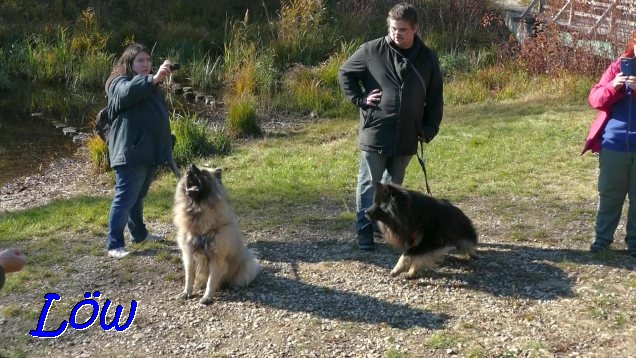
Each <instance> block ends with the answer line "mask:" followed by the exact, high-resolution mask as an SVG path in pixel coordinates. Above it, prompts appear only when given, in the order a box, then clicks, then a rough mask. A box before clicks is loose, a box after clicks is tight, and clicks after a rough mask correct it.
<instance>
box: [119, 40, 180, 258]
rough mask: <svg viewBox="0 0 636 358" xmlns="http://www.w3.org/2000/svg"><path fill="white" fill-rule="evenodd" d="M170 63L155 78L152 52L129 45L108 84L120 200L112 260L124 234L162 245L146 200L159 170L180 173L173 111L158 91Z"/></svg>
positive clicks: (122, 251) (126, 253)
mask: <svg viewBox="0 0 636 358" xmlns="http://www.w3.org/2000/svg"><path fill="white" fill-rule="evenodd" d="M171 64H172V63H171V62H170V61H168V60H166V61H164V62H163V64H161V66H160V67H159V69H158V70H157V73H154V74H153V73H152V63H151V57H150V51H149V50H148V48H146V47H145V46H144V45H141V44H138V43H135V44H132V45H129V46H128V47H127V48H126V49H125V50H124V52H123V54H122V55H121V57H120V58H119V60H118V61H117V63H116V65H115V66H114V67H113V71H112V73H111V75H110V77H109V78H108V80H107V81H106V90H107V93H108V111H109V116H110V118H113V122H112V124H111V129H110V132H109V134H108V152H109V159H110V165H111V167H112V168H113V169H114V170H115V196H114V198H113V202H112V204H111V207H110V214H109V218H108V244H107V250H108V255H109V256H110V257H114V258H118V259H119V258H122V257H124V256H126V255H128V252H127V251H126V250H125V249H124V229H125V227H126V226H128V230H129V231H130V234H131V236H132V242H135V243H138V242H142V241H144V240H153V241H158V240H162V239H163V238H162V237H160V236H156V235H152V234H150V233H149V232H148V230H147V229H146V225H145V224H144V218H143V208H144V198H145V197H146V194H147V193H148V188H149V187H150V183H151V182H152V180H153V178H154V176H155V173H156V171H157V168H158V166H160V165H169V166H171V167H173V168H174V162H173V159H172V158H173V157H172V135H171V131H170V121H169V116H168V107H167V105H166V102H165V99H164V96H163V92H162V90H161V88H160V87H159V86H158V84H159V83H161V82H162V81H163V80H164V79H165V78H166V77H167V76H169V75H170V74H171V70H170V66H171Z"/></svg>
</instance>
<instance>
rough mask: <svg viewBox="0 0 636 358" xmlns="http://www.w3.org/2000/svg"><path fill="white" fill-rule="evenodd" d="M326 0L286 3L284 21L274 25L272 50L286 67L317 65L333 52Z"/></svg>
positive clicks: (301, 0) (281, 20)
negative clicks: (299, 64) (290, 65)
mask: <svg viewBox="0 0 636 358" xmlns="http://www.w3.org/2000/svg"><path fill="white" fill-rule="evenodd" d="M327 16H328V14H327V4H326V2H325V1H324V0H288V1H285V2H282V5H281V9H280V17H279V18H278V21H277V22H275V23H270V25H271V26H272V28H273V29H274V30H273V31H274V32H275V33H276V36H275V37H274V39H273V41H272V43H271V44H270V47H272V48H273V49H274V51H275V52H276V57H277V58H279V59H281V61H282V63H287V64H292V63H303V64H307V65H314V64H317V63H318V62H320V61H323V60H324V58H325V56H326V55H327V54H329V53H330V52H331V50H332V48H333V47H332V41H331V40H334V39H335V37H332V35H333V33H332V28H331V27H330V26H328V25H329V24H328V23H327Z"/></svg>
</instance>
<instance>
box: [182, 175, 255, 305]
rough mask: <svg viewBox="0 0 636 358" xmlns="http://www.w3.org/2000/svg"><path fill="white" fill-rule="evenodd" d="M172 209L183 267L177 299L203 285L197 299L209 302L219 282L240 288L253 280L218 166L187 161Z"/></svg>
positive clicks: (251, 262)
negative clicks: (180, 287)
mask: <svg viewBox="0 0 636 358" xmlns="http://www.w3.org/2000/svg"><path fill="white" fill-rule="evenodd" d="M173 213H174V224H175V225H176V227H177V243H178V244H179V248H180V249H181V254H182V259H183V266H184V268H185V288H184V290H183V293H181V294H180V295H179V298H183V299H188V298H191V297H192V290H193V287H195V286H196V287H197V289H198V288H200V287H201V288H202V287H203V284H205V293H204V294H203V298H201V301H200V302H201V303H202V304H210V303H211V302H212V295H213V294H214V292H215V291H216V290H218V289H219V288H220V287H221V285H223V284H229V285H233V286H237V287H244V286H247V285H249V284H250V283H251V282H252V280H254V278H255V277H256V275H257V274H258V272H259V266H258V264H257V263H256V258H255V257H254V253H253V252H252V251H251V250H250V249H248V248H247V246H245V243H244V242H243V235H242V234H241V231H240V229H239V227H238V223H237V221H236V215H235V214H234V211H233V210H232V207H231V205H230V203H229V199H228V194H227V191H226V190H225V187H224V186H223V183H222V182H221V169H218V168H217V169H212V170H208V169H199V168H197V167H196V166H195V165H194V164H193V165H191V166H190V168H189V169H188V171H187V173H186V174H185V175H184V176H183V177H181V179H180V180H179V183H178V184H177V189H176V192H175V197H174V207H173ZM195 278H196V279H195ZM195 281H196V282H195Z"/></svg>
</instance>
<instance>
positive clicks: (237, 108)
mask: <svg viewBox="0 0 636 358" xmlns="http://www.w3.org/2000/svg"><path fill="white" fill-rule="evenodd" d="M226 123H227V127H228V130H229V132H230V136H231V137H233V138H238V137H249V136H258V135H261V128H260V126H259V123H258V117H257V116H256V102H255V99H254V97H252V96H249V95H245V94H244V95H240V96H233V97H230V98H229V99H228V101H227V121H226Z"/></svg>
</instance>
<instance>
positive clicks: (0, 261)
mask: <svg viewBox="0 0 636 358" xmlns="http://www.w3.org/2000/svg"><path fill="white" fill-rule="evenodd" d="M25 262H26V260H25V259H24V255H22V252H21V251H20V250H18V249H6V250H3V251H0V266H2V269H3V270H4V272H5V273H10V272H17V271H20V270H22V267H24V263H25Z"/></svg>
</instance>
